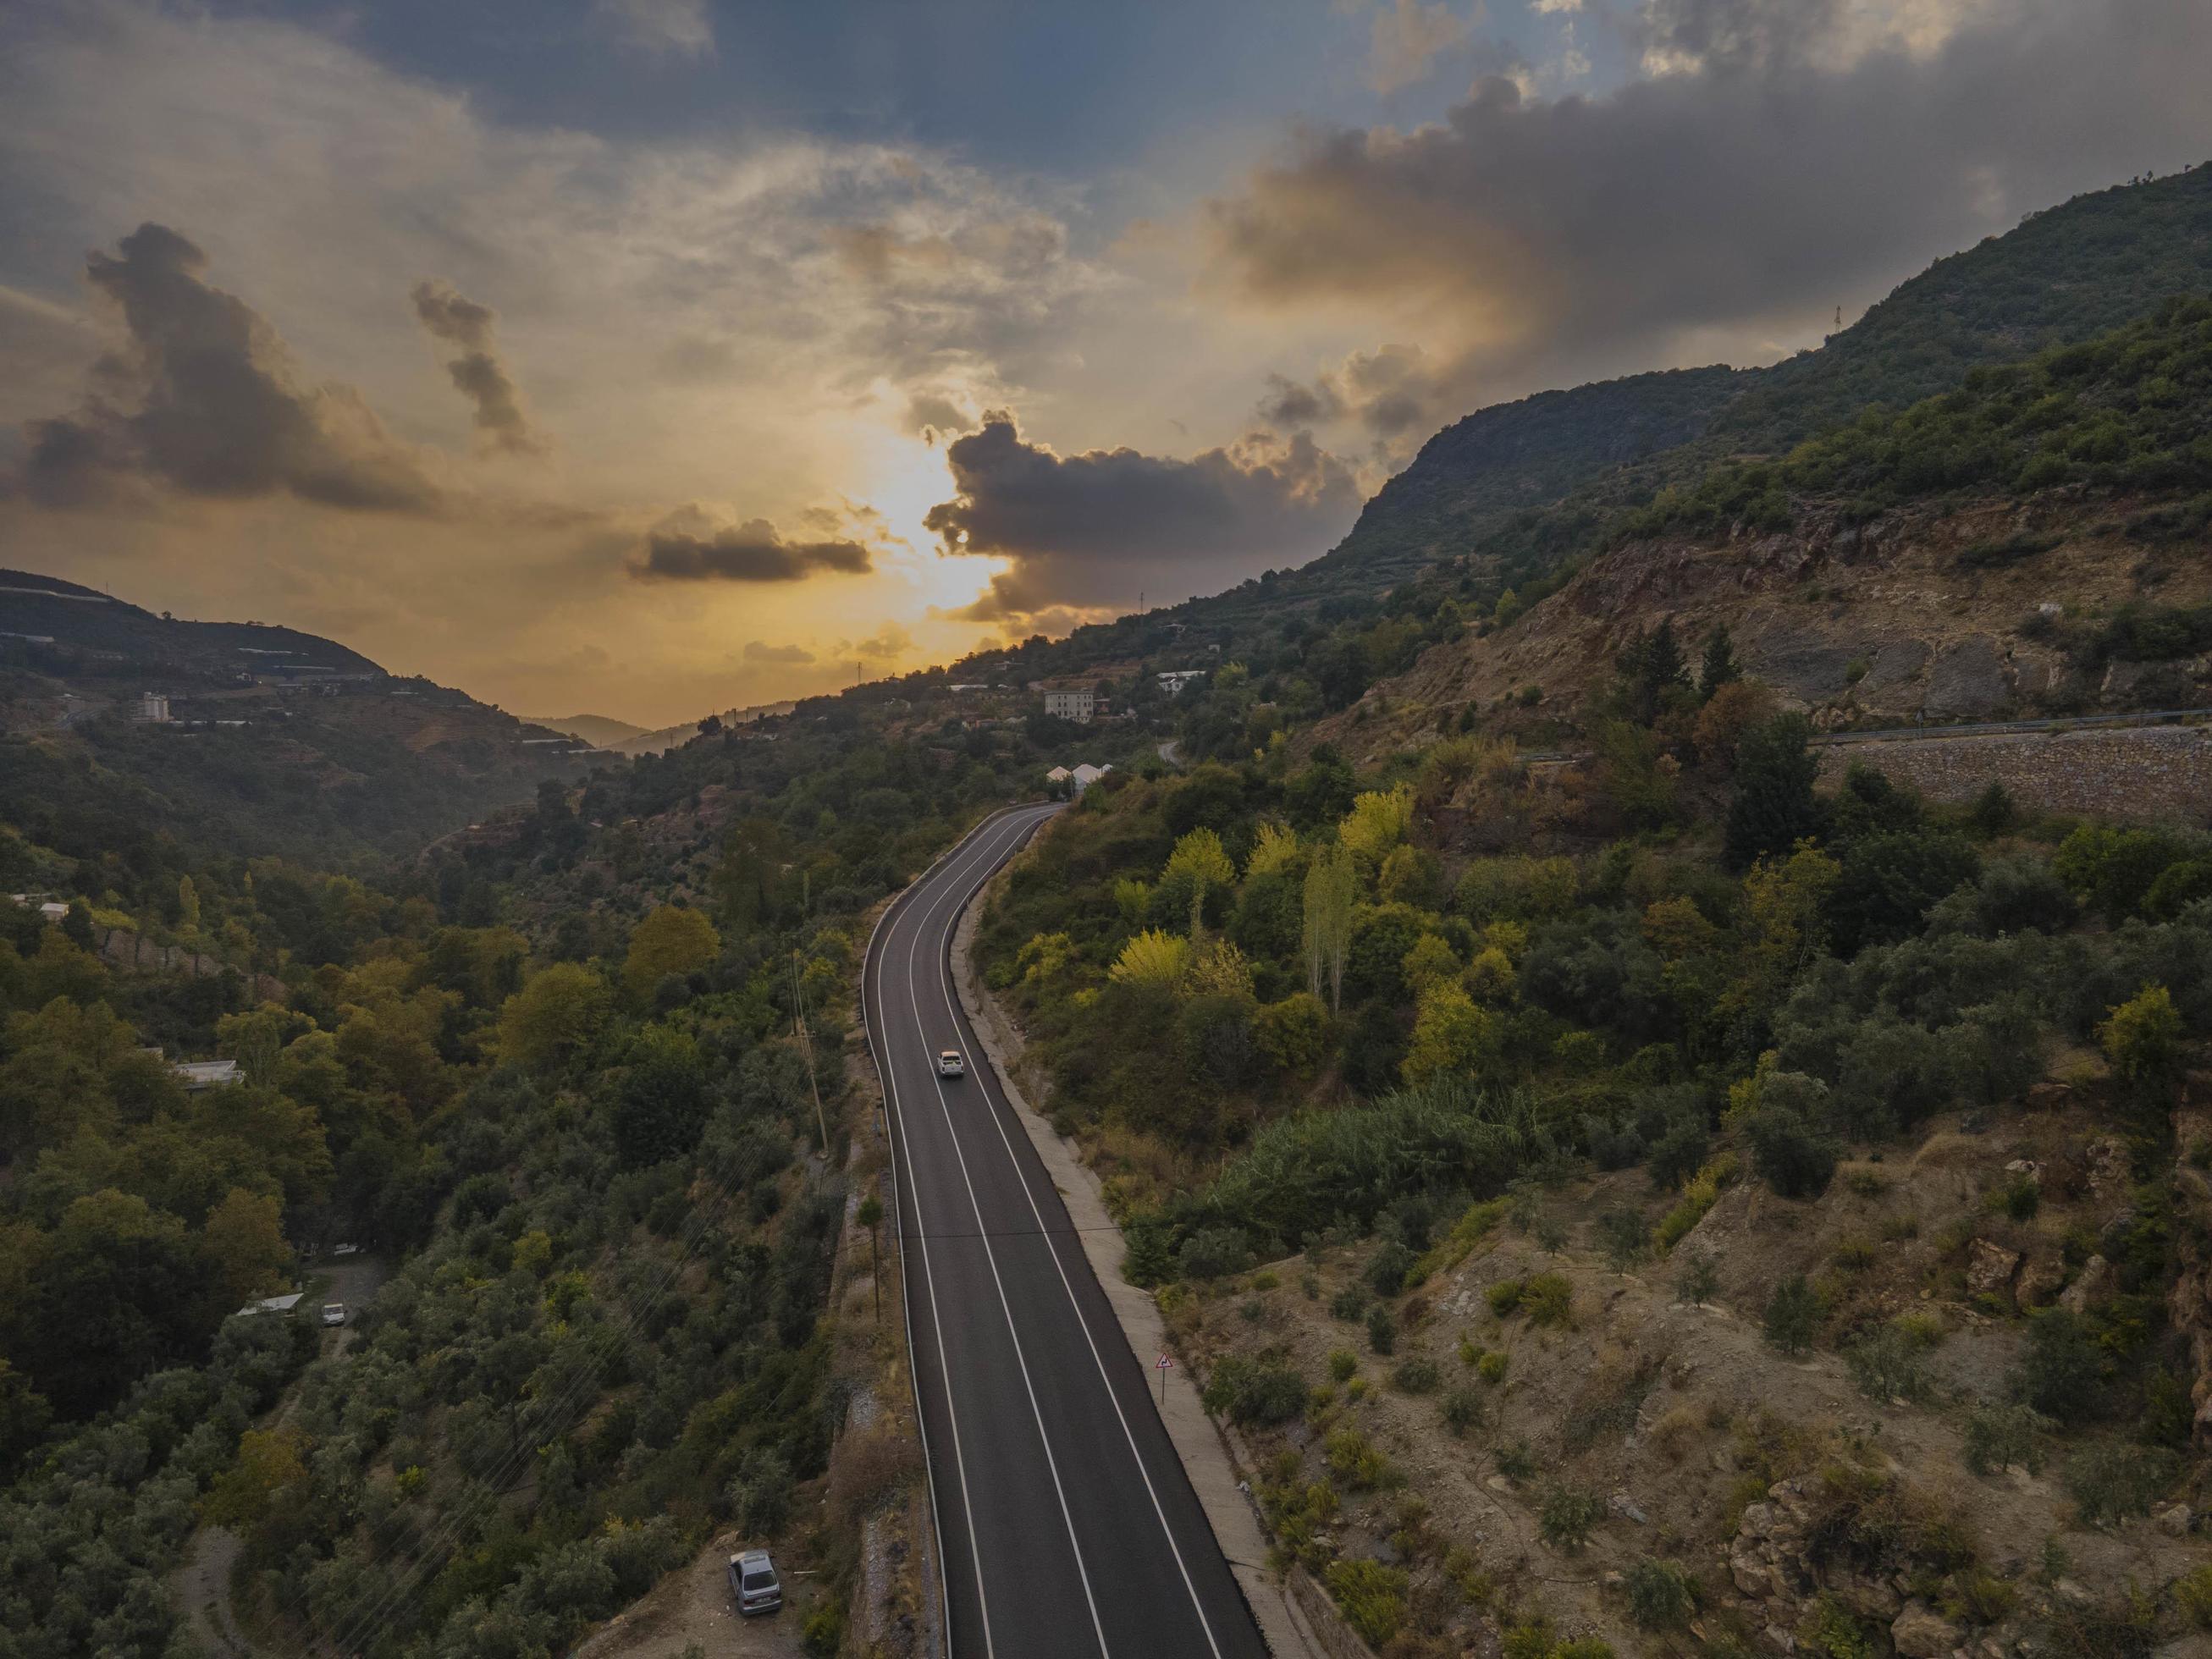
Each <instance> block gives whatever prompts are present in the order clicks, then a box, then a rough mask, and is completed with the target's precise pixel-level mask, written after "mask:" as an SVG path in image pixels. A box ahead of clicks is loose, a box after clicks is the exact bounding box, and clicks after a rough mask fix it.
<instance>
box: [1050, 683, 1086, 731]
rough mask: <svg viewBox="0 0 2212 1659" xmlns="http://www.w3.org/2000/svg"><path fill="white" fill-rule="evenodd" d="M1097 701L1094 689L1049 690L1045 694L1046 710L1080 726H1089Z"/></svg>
mask: <svg viewBox="0 0 2212 1659" xmlns="http://www.w3.org/2000/svg"><path fill="white" fill-rule="evenodd" d="M1096 703H1097V693H1096V692H1093V691H1048V692H1046V693H1045V694H1044V712H1045V713H1046V714H1054V715H1057V716H1059V718H1060V719H1061V720H1073V721H1074V722H1075V723H1076V724H1077V725H1078V726H1088V725H1090V724H1091V708H1093V707H1094V706H1095V705H1096Z"/></svg>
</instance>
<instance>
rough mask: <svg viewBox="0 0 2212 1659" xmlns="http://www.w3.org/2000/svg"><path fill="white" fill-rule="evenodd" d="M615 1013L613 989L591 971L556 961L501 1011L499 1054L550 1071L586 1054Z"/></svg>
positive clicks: (509, 1060) (533, 977) (512, 1061)
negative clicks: (609, 1017) (608, 1019)
mask: <svg viewBox="0 0 2212 1659" xmlns="http://www.w3.org/2000/svg"><path fill="white" fill-rule="evenodd" d="M612 1012H614V993H613V992H612V991H611V990H610V989H609V988H608V986H607V982H606V981H605V980H603V979H601V978H600V977H599V975H597V974H595V973H593V972H592V970H591V969H588V968H586V967H584V966H582V965H581V964H580V963H574V962H556V963H554V964H553V965H552V966H551V967H550V968H547V969H543V970H542V971H540V972H538V973H536V974H533V975H531V977H530V980H529V981H528V983H526V984H525V985H524V986H523V987H522V988H521V989H520V991H517V992H516V993H515V994H513V996H511V997H509V998H508V999H507V1006H505V1007H503V1008H501V1010H500V1012H499V1057H500V1058H501V1060H505V1061H506V1062H507V1064H508V1065H510V1066H524V1067H526V1068H527V1069H529V1070H531V1071H538V1072H542V1071H550V1070H553V1069H554V1068H556V1067H557V1066H564V1065H566V1064H568V1062H569V1061H570V1060H574V1058H575V1057H576V1056H577V1055H579V1054H583V1053H586V1052H587V1051H588V1050H589V1049H590V1048H591V1047H592V1044H593V1043H594V1042H597V1041H598V1040H599V1031H600V1029H601V1028H602V1027H604V1026H605V1024H606V1023H607V1018H608V1016H609V1015H610V1014H611V1013H612Z"/></svg>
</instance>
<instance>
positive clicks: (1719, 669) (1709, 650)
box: [1698, 623, 1743, 701]
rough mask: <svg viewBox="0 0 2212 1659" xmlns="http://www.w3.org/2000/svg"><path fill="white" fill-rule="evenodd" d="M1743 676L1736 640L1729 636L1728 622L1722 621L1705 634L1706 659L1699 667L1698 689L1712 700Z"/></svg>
mask: <svg viewBox="0 0 2212 1659" xmlns="http://www.w3.org/2000/svg"><path fill="white" fill-rule="evenodd" d="M1741 678H1743V670H1742V668H1741V667H1740V666H1739V665H1737V663H1736V659H1735V641H1733V640H1731V639H1730V638H1729V631H1728V624H1727V623H1720V624H1719V625H1717V627H1715V628H1714V629H1713V631H1712V632H1711V633H1710V634H1708V635H1705V659H1704V661H1703V662H1702V663H1700V664H1699V669H1698V690H1699V693H1700V695H1702V696H1704V697H1705V698H1706V699H1707V700H1708V701H1710V700H1711V697H1712V695H1713V693H1714V692H1716V691H1717V690H1720V689H1721V687H1723V686H1724V685H1727V684H1731V683H1733V682H1734V681H1736V680H1740V679H1741Z"/></svg>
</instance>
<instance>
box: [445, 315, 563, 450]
mask: <svg viewBox="0 0 2212 1659" xmlns="http://www.w3.org/2000/svg"><path fill="white" fill-rule="evenodd" d="M413 298H414V301H415V314H416V317H418V318H419V319H422V326H423V327H424V328H426V329H428V331H429V332H430V336H431V337H432V338H433V339H438V340H443V341H444V342H446V343H447V344H448V345H453V346H459V348H460V351H461V355H460V356H458V357H456V358H454V359H453V361H452V362H449V363H447V365H446V372H447V374H451V375H452V376H453V385H454V386H455V387H457V388H458V389H459V392H460V393H461V395H462V396H463V397H465V398H467V399H468V400H469V401H470V402H471V404H475V405H476V411H477V413H476V423H477V431H479V432H481V433H482V434H483V436H484V441H485V442H486V443H487V444H489V446H490V447H492V448H494V449H496V450H500V451H501V452H503V453H507V454H510V455H533V454H537V453H539V452H540V451H542V450H543V449H544V447H545V445H544V441H543V440H541V439H540V438H539V437H538V435H537V433H536V432H534V431H533V430H532V428H531V425H530V422H529V420H528V418H527V417H526V416H524V414H523V412H522V399H521V396H520V393H518V392H516V391H515V389H514V381H513V377H511V376H510V375H509V374H507V369H506V367H505V366H504V365H503V364H501V362H500V360H499V352H498V350H497V349H496V348H495V346H494V345H493V344H492V337H491V330H492V324H493V323H494V321H495V320H496V318H495V313H493V311H492V310H491V308H490V307H489V306H480V305H478V304H477V302H476V301H473V300H470V299H467V298H465V297H464V296H463V295H462V294H461V292H460V290H459V289H457V288H455V287H454V286H453V284H452V283H448V282H443V281H435V282H432V281H425V282H420V283H416V284H415V291H414V295H413Z"/></svg>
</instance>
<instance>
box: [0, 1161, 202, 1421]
mask: <svg viewBox="0 0 2212 1659" xmlns="http://www.w3.org/2000/svg"><path fill="white" fill-rule="evenodd" d="M219 1303H220V1290H219V1287H217V1286H216V1285H213V1284H211V1282H210V1279H209V1277H208V1274H207V1271H206V1268H205V1267H204V1265H203V1259H202V1258H201V1256H200V1255H199V1253H198V1252H197V1251H196V1250H195V1249H193V1248H192V1243H191V1240H190V1239H189V1238H188V1237H186V1235H185V1225H184V1223H182V1222H181V1221H179V1220H178V1219H177V1218H175V1217H174V1216H169V1215H162V1214H160V1213H158V1212H155V1210H154V1209H153V1208H152V1207H151V1206H149V1205H148V1204H147V1202H146V1200H144V1199H143V1198H139V1197H137V1196H135V1195H133V1194H128V1193H123V1192H118V1191H116V1190H115V1189H114V1188H106V1189H105V1190H103V1191H100V1192H97V1193H93V1194H88V1196H86V1197H83V1198H80V1199H78V1200H76V1202H74V1203H73V1204H71V1205H70V1206H69V1207H68V1209H66V1210H65V1211H64V1212H63V1213H62V1220H61V1225H59V1226H58V1227H57V1228H55V1230H54V1231H53V1232H52V1234H51V1235H50V1236H49V1237H47V1238H46V1241H45V1243H44V1248H43V1249H42V1250H41V1252H40V1259H39V1260H38V1261H37V1263H36V1267H35V1270H34V1272H33V1274H32V1276H31V1279H30V1288H29V1292H28V1294H27V1295H26V1296H24V1297H22V1298H21V1300H19V1301H18V1302H16V1303H15V1304H14V1305H13V1306H11V1307H9V1309H7V1310H5V1311H4V1312H0V1321H4V1322H5V1328H4V1332H0V1334H4V1335H5V1338H6V1342H5V1346H6V1347H7V1350H8V1352H9V1354H10V1355H11V1356H12V1357H13V1358H15V1360H16V1361H17V1363H19V1364H21V1365H22V1367H23V1369H24V1370H25V1371H26V1372H27V1373H28V1375H29V1376H30V1378H31V1381H32V1383H33V1386H34V1387H35V1388H37V1389H38V1390H39V1391H40V1393H42V1394H44V1395H46V1397H47V1398H48V1399H49V1400H51V1401H52V1402H53V1404H54V1407H55V1409H56V1410H58V1411H59V1412H60V1413H63V1414H64V1416H67V1417H71V1418H76V1417H85V1416H89V1415H90V1414H91V1413H94V1412H96V1411H100V1410H101V1409H103V1408H104V1407H107V1406H110V1405H112V1404H113V1403H114V1402H115V1401H117V1400H118V1399H119V1398H120V1397H121V1396H122V1394H123V1392H124V1390H125V1389H127V1388H128V1387H129V1386H130V1385H131V1383H132V1382H133V1381H134V1380H136V1379H137V1378H138V1377H140V1376H143V1375H145V1373H147V1372H148V1371H150V1370H156V1369H158V1368H159V1367H161V1366H162V1365H165V1364H176V1363H178V1362H179V1361H186V1360H191V1359H193V1358H197V1356H198V1354H199V1352H200V1351H201V1348H202V1346H203V1344H204V1339H205V1333H206V1331H207V1329H208V1327H209V1324H210V1321H211V1320H212V1319H213V1318H214V1317H216V1316H219V1314H220V1312H222V1311H227V1310H223V1309H222V1308H220V1306H219Z"/></svg>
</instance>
